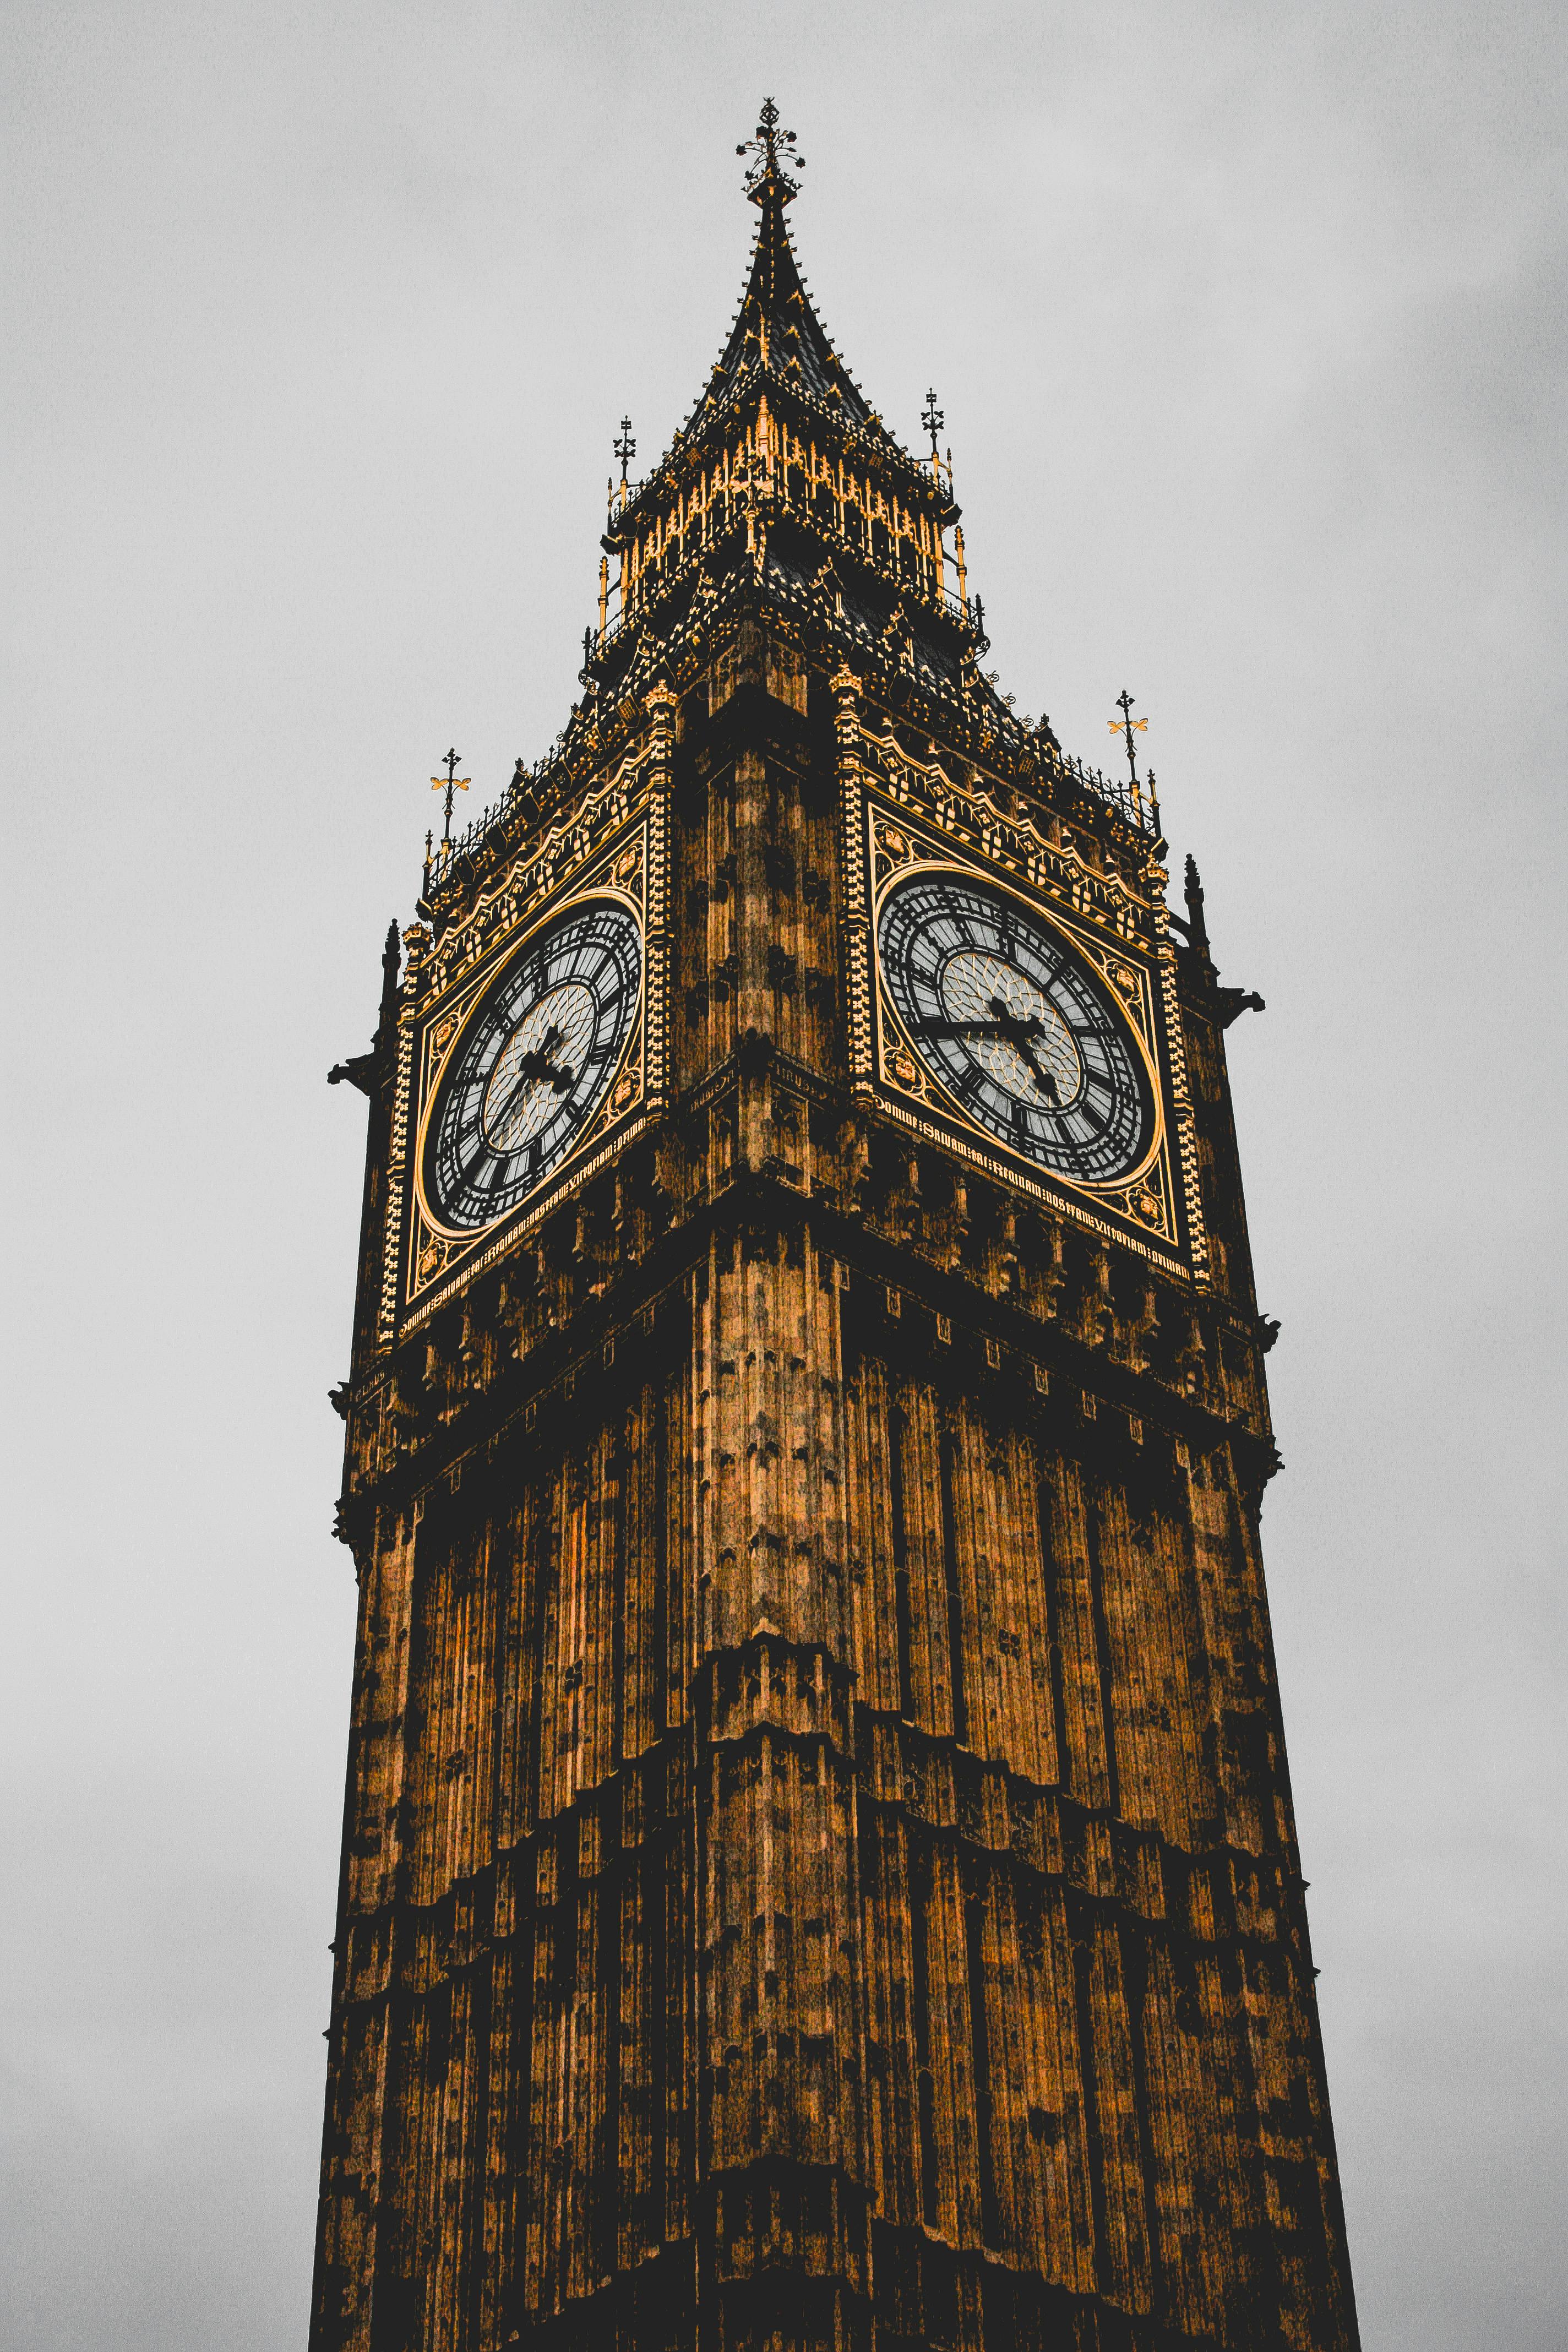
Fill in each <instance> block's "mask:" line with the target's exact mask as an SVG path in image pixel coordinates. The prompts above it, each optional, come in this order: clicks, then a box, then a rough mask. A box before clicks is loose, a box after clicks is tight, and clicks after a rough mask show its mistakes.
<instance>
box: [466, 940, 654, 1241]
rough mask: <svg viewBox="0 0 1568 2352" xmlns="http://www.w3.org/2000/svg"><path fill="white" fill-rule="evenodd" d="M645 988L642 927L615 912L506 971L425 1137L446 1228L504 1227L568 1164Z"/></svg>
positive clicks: (532, 950) (519, 956)
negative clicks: (530, 1196) (508, 1217)
mask: <svg viewBox="0 0 1568 2352" xmlns="http://www.w3.org/2000/svg"><path fill="white" fill-rule="evenodd" d="M641 982H642V937H641V933H640V931H639V929H638V927H637V919H636V918H635V917H634V916H633V915H632V914H631V913H630V912H629V911H628V910H627V909H626V908H625V907H622V906H617V905H616V904H615V903H614V902H613V901H610V900H598V901H588V902H586V903H580V904H578V905H576V906H574V907H569V908H566V909H565V911H564V912H563V913H562V914H560V915H557V916H556V918H555V919H554V920H553V921H552V922H550V923H546V924H545V925H544V926H543V928H542V929H540V930H537V931H535V932H534V934H533V936H532V938H531V939H530V940H527V941H526V942H525V944H524V945H523V946H522V947H521V948H520V949H519V950H518V952H517V953H516V955H514V956H513V957H512V958H511V960H510V962H508V963H507V964H506V965H505V966H504V967H503V969H502V970H501V971H500V974H499V976H498V977H497V979H496V980H495V981H494V982H493V983H492V985H491V986H490V988H489V991H488V992H487V993H486V994H485V996H484V997H483V998H482V999H481V1000H480V1003H479V1006H478V1008H477V1010H476V1011H475V1012H474V1013H472V1014H471V1015H470V1017H469V1019H468V1023H467V1025H466V1026H465V1028H464V1030H463V1032H462V1034H461V1035H460V1037H459V1038H458V1044H457V1045H456V1047H455V1049H454V1051H453V1054H452V1057H451V1060H450V1062H449V1064H448V1066H447V1072H446V1075H445V1076H444V1077H443V1079H442V1081H441V1087H440V1091H439V1094H438V1095H437V1100H436V1105H435V1109H434V1112H433V1114H432V1117H431V1118H430V1120H429V1123H428V1126H427V1128H426V1146H425V1191H426V1199H427V1200H428V1202H429V1203H430V1206H431V1207H432V1209H433V1210H434V1211H435V1213H436V1214H437V1217H438V1218H439V1219H440V1220H441V1222H442V1223H443V1224H445V1225H447V1226H448V1227H456V1228H458V1229H460V1230H463V1231H477V1230H479V1228H480V1227H482V1226H485V1225H490V1224H494V1223H495V1221H496V1219H497V1218H498V1217H504V1216H505V1215H506V1214H507V1213H508V1211H509V1210H511V1209H514V1208H516V1206H517V1204H518V1202H520V1201H521V1200H524V1199H525V1198H526V1197H527V1195H528V1194H529V1193H530V1192H532V1191H533V1189H534V1187H535V1185H536V1184H539V1183H542V1181H543V1180H544V1178H545V1177H546V1176H548V1175H549V1174H550V1172H551V1171H552V1169H553V1168H554V1167H556V1166H557V1165H558V1164H559V1163H560V1161H561V1160H563V1159H564V1158H565V1156H566V1154H567V1152H569V1151H570V1150H571V1149H572V1147H573V1145H574V1142H575V1141H576V1140H577V1139H578V1137H579V1136H580V1135H581V1134H582V1132H583V1130H584V1128H585V1127H586V1125H587V1123H588V1121H589V1119H590V1118H592V1117H593V1115H594V1113H595V1111H596V1110H597V1109H598V1108H599V1105H600V1104H601V1103H602V1102H603V1101H604V1099H605V1095H606V1094H607V1093H608V1092H609V1089H610V1084H611V1081H612V1079H613V1078H614V1077H615V1075H616V1070H617V1068H618V1067H619V1066H620V1062H621V1058H622V1055H624V1053H625V1051H626V1043H627V1040H628V1039H629V1038H630V1035H631V1033H632V1024H633V1023H634V1021H635V1020H636V1018H637V995H638V991H639V989H640V986H641Z"/></svg>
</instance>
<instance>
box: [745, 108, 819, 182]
mask: <svg viewBox="0 0 1568 2352" xmlns="http://www.w3.org/2000/svg"><path fill="white" fill-rule="evenodd" d="M735 152H736V154H737V155H754V156H755V157H756V162H755V163H752V164H750V165H748V167H747V171H746V194H747V195H748V196H749V197H750V198H751V200H752V204H754V205H765V204H766V203H767V200H768V198H769V196H770V194H773V193H774V192H775V191H776V192H777V194H778V200H779V202H780V204H781V205H787V204H789V203H790V202H792V200H793V199H794V198H795V196H796V195H798V194H799V193H800V183H799V181H798V180H792V179H791V177H790V173H791V171H795V172H804V171H805V156H804V155H802V154H799V153H797V152H796V151H795V132H794V131H781V130H780V129H779V110H778V108H777V107H776V106H775V105H774V104H773V100H772V99H771V98H764V99H763V110H762V112H761V114H760V115H759V116H758V117H757V129H756V135H755V137H754V138H752V139H742V142H741V143H740V145H739V146H738V147H737V148H736V150H735Z"/></svg>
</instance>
